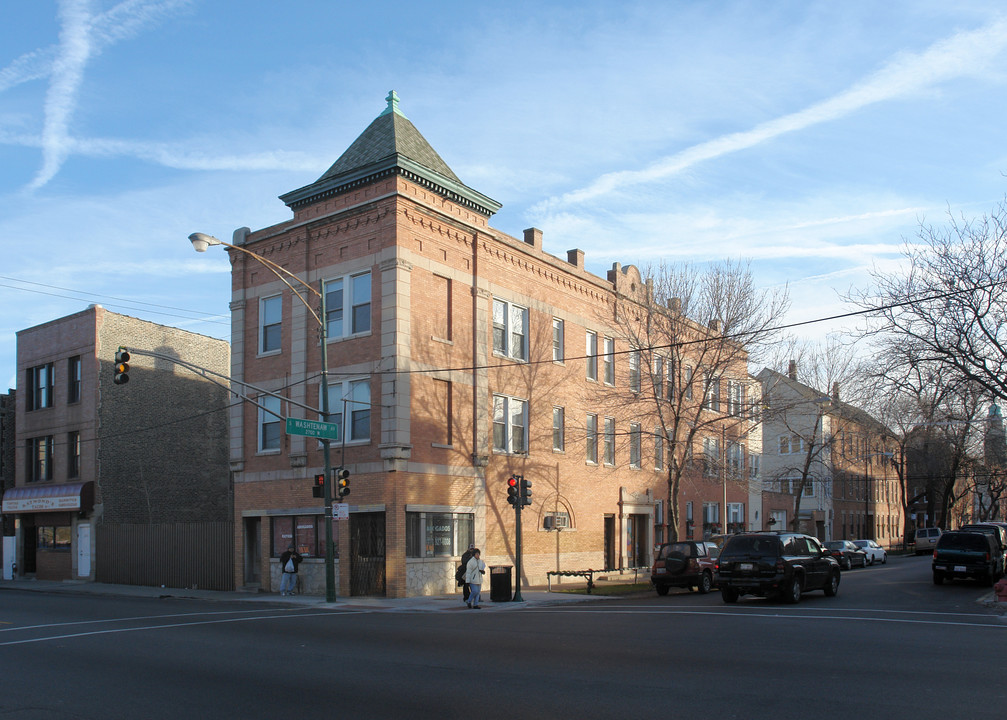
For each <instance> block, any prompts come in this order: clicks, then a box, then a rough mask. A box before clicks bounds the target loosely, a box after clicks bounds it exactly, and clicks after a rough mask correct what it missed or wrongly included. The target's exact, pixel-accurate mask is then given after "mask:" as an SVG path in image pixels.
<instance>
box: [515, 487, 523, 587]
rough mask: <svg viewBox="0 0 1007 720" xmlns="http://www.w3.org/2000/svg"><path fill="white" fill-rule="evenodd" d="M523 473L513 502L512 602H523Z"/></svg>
mask: <svg viewBox="0 0 1007 720" xmlns="http://www.w3.org/2000/svg"><path fill="white" fill-rule="evenodd" d="M522 480H524V475H519V476H518V485H517V487H518V496H517V502H516V503H514V534H515V539H514V575H515V579H514V582H515V587H514V602H524V598H523V597H521V506H522V505H524V498H523V497H522V496H521V481H522Z"/></svg>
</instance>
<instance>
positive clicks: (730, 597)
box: [720, 587, 738, 603]
mask: <svg viewBox="0 0 1007 720" xmlns="http://www.w3.org/2000/svg"><path fill="white" fill-rule="evenodd" d="M720 597H722V598H724V602H726V603H736V602H738V591H737V590H735V589H734V588H729V587H722V588H720Z"/></svg>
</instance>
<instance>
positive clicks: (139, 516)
mask: <svg viewBox="0 0 1007 720" xmlns="http://www.w3.org/2000/svg"><path fill="white" fill-rule="evenodd" d="M120 345H123V346H126V347H127V348H129V349H130V351H131V353H132V356H131V359H130V372H129V377H130V379H129V381H128V383H125V384H115V383H114V382H113V376H114V373H113V365H114V357H115V353H116V350H117V349H118V347H119V346H120ZM148 353H149V354H148ZM229 357H230V354H229V348H228V344H227V343H226V342H225V341H222V340H215V339H213V338H208V337H204V336H202V335H197V334H195V333H191V332H186V331H184V330H179V329H176V328H171V327H165V326H163V325H157V324H155V323H151V322H146V321H143V320H138V319H136V318H132V317H128V316H125V315H119V314H116V313H112V312H109V311H107V310H105V309H104V308H102V307H101V306H97V305H92V306H91V307H89V308H87V309H86V310H84V311H82V312H79V313H75V314H73V315H68V316H66V317H62V318H59V319H57V320H53V321H51V322H47V323H44V324H42V325H37V326H35V327H31V328H27V329H25V330H21V331H20V332H18V333H17V378H18V390H17V393H16V413H15V415H16V419H15V425H16V432H15V435H16V441H15V457H14V462H13V466H14V475H15V483H14V487H12V488H8V489H6V491H5V492H4V495H3V513H4V517H5V518H10V519H13V520H14V521H15V522H14V524H15V526H16V528H15V531H14V535H15V540H16V543H15V546H16V549H15V556H16V559H17V567H18V575H19V576H24V575H28V576H34V577H36V578H38V579H57V580H68V579H81V580H97V581H99V582H121V583H129V584H140V585H144V584H151V585H153V584H157V585H160V584H165V585H169V586H172V587H188V586H191V585H194V584H200V585H201V586H202V587H207V588H210V587H214V586H217V587H220V588H222V589H223V588H228V589H229V588H231V587H233V582H232V576H233V572H232V569H231V564H230V552H231V546H230V538H231V537H232V530H231V519H230V518H231V507H230V493H229V484H230V480H229V475H228V466H227V412H226V406H227V390H226V388H224V387H219V386H217V385H214V384H212V383H210V382H207V381H206V380H205V379H203V378H202V377H200V376H199V375H196V374H194V373H192V372H191V371H189V370H185V369H182V368H181V367H179V366H178V365H177V364H175V363H174V362H173V361H172V360H173V359H176V360H183V361H189V362H192V363H196V364H198V365H200V366H202V367H205V368H208V369H210V370H212V371H215V372H218V373H220V374H221V375H223V376H225V377H226V373H227V370H228V364H229ZM207 523H211V524H212V523H216V524H217V529H216V530H208V529H207ZM179 533H180V534H179ZM207 533H208V534H207ZM214 533H216V536H217V537H218V541H217V545H218V546H221V547H223V548H224V549H223V551H221V552H220V554H221V555H222V556H224V557H222V559H221V560H220V561H219V562H218V561H215V560H212V559H206V556H207V555H209V553H208V552H207V546H206V545H205V544H201V543H200V538H203V539H204V540H205V539H206V538H209V537H213V536H214ZM196 550H198V552H199V555H197V554H196ZM5 562H6V558H5ZM214 573H215V574H216V577H217V578H218V580H217V581H213V580H210V579H209V576H210V575H213V574H214ZM204 578H205V579H204ZM220 578H222V579H220Z"/></svg>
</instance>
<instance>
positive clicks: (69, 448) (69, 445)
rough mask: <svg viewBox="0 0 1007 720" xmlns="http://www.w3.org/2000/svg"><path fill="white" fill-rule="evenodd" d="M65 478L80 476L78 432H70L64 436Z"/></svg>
mask: <svg viewBox="0 0 1007 720" xmlns="http://www.w3.org/2000/svg"><path fill="white" fill-rule="evenodd" d="M66 476H67V478H75V477H79V476H80V430H71V431H70V432H68V433H67V434H66Z"/></svg>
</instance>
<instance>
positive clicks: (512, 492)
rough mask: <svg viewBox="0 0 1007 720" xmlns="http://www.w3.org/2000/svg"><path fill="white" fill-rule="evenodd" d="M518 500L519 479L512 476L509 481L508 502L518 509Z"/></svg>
mask: <svg viewBox="0 0 1007 720" xmlns="http://www.w3.org/2000/svg"><path fill="white" fill-rule="evenodd" d="M517 499H518V488H517V478H516V477H514V476H513V475H511V476H510V477H509V478H508V479H507V502H509V503H510V504H511V505H514V506H515V507H516V506H517Z"/></svg>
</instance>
